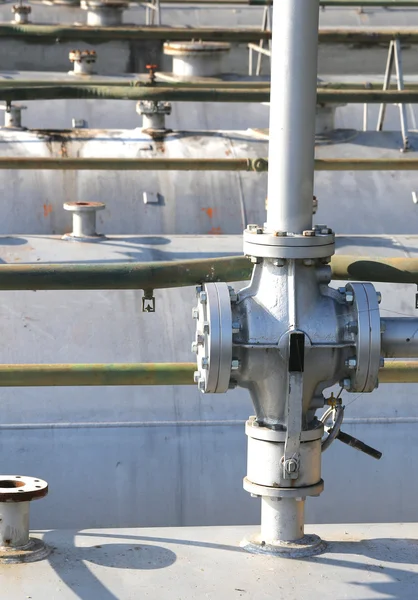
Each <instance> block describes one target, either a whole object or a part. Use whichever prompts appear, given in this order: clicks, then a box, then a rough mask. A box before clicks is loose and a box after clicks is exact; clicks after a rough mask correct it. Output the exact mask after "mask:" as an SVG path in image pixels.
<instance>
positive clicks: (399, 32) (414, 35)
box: [319, 27, 418, 45]
mask: <svg viewBox="0 0 418 600" xmlns="http://www.w3.org/2000/svg"><path fill="white" fill-rule="evenodd" d="M395 38H396V39H398V40H400V41H401V42H402V43H404V44H417V43H418V29H417V28H416V27H321V28H320V29H319V42H320V43H321V44H362V45H376V44H388V43H389V42H390V41H392V40H393V39H395Z"/></svg>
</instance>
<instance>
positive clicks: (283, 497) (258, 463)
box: [192, 225, 382, 556]
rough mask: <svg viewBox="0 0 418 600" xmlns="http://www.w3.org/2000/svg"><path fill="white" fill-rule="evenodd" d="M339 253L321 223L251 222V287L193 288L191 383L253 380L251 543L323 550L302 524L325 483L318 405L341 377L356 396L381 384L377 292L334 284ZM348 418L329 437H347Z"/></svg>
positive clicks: (247, 247)
mask: <svg viewBox="0 0 418 600" xmlns="http://www.w3.org/2000/svg"><path fill="white" fill-rule="evenodd" d="M333 251H334V234H333V233H332V231H331V230H330V229H329V228H327V227H325V226H317V227H315V228H314V229H312V230H306V231H304V232H303V233H302V234H301V235H292V234H289V233H287V232H286V233H284V232H280V234H279V233H278V232H277V231H271V230H269V229H268V228H263V227H258V226H255V225H250V226H249V227H248V228H247V230H246V231H245V232H244V252H245V253H246V254H247V255H250V256H251V257H252V259H253V261H255V263H256V264H255V266H254V272H253V276H252V281H251V283H250V285H249V286H248V287H246V288H244V289H242V290H240V291H239V292H238V293H236V292H235V291H234V290H233V288H231V287H230V286H228V285H227V284H225V283H209V284H205V285H203V286H201V287H198V288H197V300H198V302H197V306H196V307H195V308H194V309H193V317H194V318H195V319H196V322H197V326H196V338H195V340H194V342H193V344H192V350H193V351H194V352H196V354H197V371H196V372H195V381H196V383H197V384H198V386H199V389H200V390H201V391H202V392H204V393H224V392H226V391H227V390H228V389H231V388H234V387H236V386H237V385H238V386H240V387H243V388H246V389H248V390H249V392H250V394H251V398H252V401H253V404H254V407H255V413H256V414H255V416H254V417H250V419H249V420H248V421H247V423H246V434H247V436H248V470H247V476H246V478H245V479H244V488H245V489H246V490H247V491H248V492H250V493H251V494H252V495H255V496H259V497H261V498H262V527H261V532H260V534H259V535H257V536H255V537H254V538H251V539H248V540H245V541H244V542H243V544H244V546H245V547H246V548H247V549H249V550H254V551H257V552H261V551H264V552H274V553H286V554H290V555H298V556H306V555H309V554H314V553H317V552H319V551H321V550H322V548H323V543H322V541H321V540H320V539H319V538H317V537H316V536H306V535H304V532H303V508H304V500H305V498H306V497H307V496H317V495H319V494H320V493H321V491H322V489H323V481H322V478H321V449H322V447H323V446H324V448H325V447H327V446H328V445H329V444H326V443H324V442H323V435H324V423H323V422H322V421H321V420H319V419H318V418H317V417H316V411H317V410H318V409H320V408H322V407H323V406H324V404H325V402H326V400H325V398H324V395H323V392H324V390H325V389H326V388H329V387H330V386H332V385H334V384H336V383H340V385H341V386H342V387H343V388H344V389H346V390H349V391H351V392H356V393H364V392H372V391H373V390H374V389H375V388H376V387H377V385H378V373H379V368H380V365H381V362H382V357H381V331H380V316H379V302H380V294H379V293H377V292H376V290H375V288H374V287H373V285H372V284H370V283H349V284H347V286H346V287H345V288H340V289H334V288H333V287H331V286H330V285H329V283H330V280H331V269H330V267H329V265H328V262H329V257H330V255H331V254H332V253H333ZM337 405H338V403H335V405H334V407H332V408H334V409H335V408H336V407H337ZM338 408H339V411H336V412H339V414H341V415H342V412H343V411H342V410H341V407H338ZM330 412H331V411H330V410H328V411H327V413H326V414H327V416H329V414H330ZM341 420H342V419H340V421H339V423H338V427H335V428H331V431H330V433H329V435H330V436H331V435H333V432H334V433H335V437H336V436H337V435H338V434H339V426H340V425H341ZM345 441H347V440H345ZM371 450H372V449H371Z"/></svg>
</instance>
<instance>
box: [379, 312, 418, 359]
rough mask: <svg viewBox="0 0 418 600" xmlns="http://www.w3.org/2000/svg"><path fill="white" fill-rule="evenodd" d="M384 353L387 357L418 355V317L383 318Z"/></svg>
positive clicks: (414, 356) (411, 356) (412, 356)
mask: <svg viewBox="0 0 418 600" xmlns="http://www.w3.org/2000/svg"><path fill="white" fill-rule="evenodd" d="M382 325H383V327H382V351H383V352H382V353H383V356H384V357H385V358H416V357H418V319H414V318H412V317H398V318H396V317H395V318H391V319H382Z"/></svg>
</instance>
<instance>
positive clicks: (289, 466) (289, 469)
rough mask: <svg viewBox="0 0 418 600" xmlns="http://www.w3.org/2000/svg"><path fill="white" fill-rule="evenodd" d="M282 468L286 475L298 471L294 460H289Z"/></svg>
mask: <svg viewBox="0 0 418 600" xmlns="http://www.w3.org/2000/svg"><path fill="white" fill-rule="evenodd" d="M284 468H285V471H286V472H287V473H296V472H297V471H298V469H299V463H298V461H297V460H295V459H294V458H289V459H288V460H286V462H285V463H284Z"/></svg>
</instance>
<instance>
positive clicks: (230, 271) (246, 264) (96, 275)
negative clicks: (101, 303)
mask: <svg viewBox="0 0 418 600" xmlns="http://www.w3.org/2000/svg"><path fill="white" fill-rule="evenodd" d="M252 270H253V265H252V263H250V261H249V260H248V259H247V258H246V257H245V256H231V257H225V258H224V257H222V258H206V259H203V260H201V259H198V260H186V261H182V262H180V261H168V262H151V263H129V262H128V263H113V264H105V265H104V264H91V263H57V264H53V263H52V264H39V263H37V264H26V265H15V264H3V265H0V290H2V291H5V290H106V289H108V290H111V289H113V290H130V289H141V290H152V289H168V288H174V287H185V286H192V285H196V284H199V283H207V282H216V281H244V280H247V279H249V278H250V277H251V274H252ZM331 270H332V278H333V279H334V280H339V279H341V280H354V281H374V282H385V283H413V284H416V285H418V259H417V258H404V257H401V258H373V257H366V256H345V255H336V256H333V257H332V259H331Z"/></svg>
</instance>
